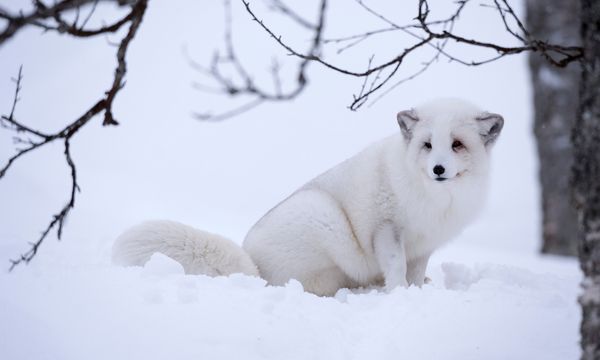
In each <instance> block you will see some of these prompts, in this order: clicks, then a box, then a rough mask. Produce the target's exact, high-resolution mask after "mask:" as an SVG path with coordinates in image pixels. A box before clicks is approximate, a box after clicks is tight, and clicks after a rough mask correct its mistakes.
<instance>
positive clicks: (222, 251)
mask: <svg viewBox="0 0 600 360" xmlns="http://www.w3.org/2000/svg"><path fill="white" fill-rule="evenodd" d="M155 252H160V253H162V254H164V255H166V256H168V257H170V258H172V259H174V260H176V261H178V262H179V263H181V265H182V266H183V268H184V270H185V272H186V273H187V274H204V275H209V276H219V275H229V274H234V273H244V274H246V275H252V276H259V274H258V269H257V268H256V265H254V262H253V261H252V259H251V258H250V256H248V254H247V253H246V252H245V251H244V250H243V249H242V248H241V247H239V246H238V245H237V244H235V243H234V242H233V241H231V240H229V239H226V238H224V237H222V236H220V235H216V234H211V233H208V232H205V231H201V230H198V229H194V228H193V227H191V226H187V225H184V224H181V223H178V222H175V221H167V220H156V221H147V222H144V223H141V224H139V225H136V226H134V227H132V228H130V229H129V230H127V231H125V232H124V233H123V234H121V236H119V237H118V238H117V240H116V241H115V243H114V245H113V248H112V261H113V263H115V264H117V265H125V266H128V265H139V266H141V265H144V264H145V263H146V262H147V261H148V260H150V257H151V256H152V254H154V253H155Z"/></svg>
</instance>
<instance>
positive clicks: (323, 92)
mask: <svg viewBox="0 0 600 360" xmlns="http://www.w3.org/2000/svg"><path fill="white" fill-rule="evenodd" d="M24 3H28V2H26V1H16V2H11V3H9V4H4V6H8V7H11V8H12V7H13V6H14V8H19V7H21V6H24V5H23V4H24ZM409 5H410V6H405V14H403V15H402V14H401V15H398V16H397V17H396V18H397V19H398V22H399V23H402V20H401V19H403V18H405V19H406V21H405V22H408V21H409V20H410V19H411V18H413V17H414V16H415V14H416V6H414V5H413V4H409ZM450 5H451V6H450V7H448V4H446V2H442V1H433V2H431V8H432V9H446V8H447V9H448V10H451V9H453V8H454V4H450ZM513 5H514V6H515V7H516V8H521V5H522V4H521V3H520V2H519V1H515V2H513ZM303 6H304V7H303V8H301V10H302V12H303V14H306V16H307V17H309V18H311V19H312V18H314V15H315V14H316V3H314V4H313V3H309V2H307V3H306V4H305V5H303ZM389 6H390V8H392V6H393V8H394V9H396V10H394V13H393V14H396V13H397V11H398V10H397V9H398V5H397V4H391V5H389ZM233 7H234V20H233V24H234V27H233V36H234V44H235V46H236V50H238V52H239V54H238V55H239V57H240V59H241V60H242V61H243V62H244V64H246V65H247V66H248V68H250V69H252V71H253V74H252V75H253V76H254V77H255V78H256V79H259V80H260V81H259V82H261V81H262V82H263V83H267V84H268V83H269V81H270V77H269V76H270V75H269V66H270V65H271V62H272V58H273V56H276V57H278V58H279V59H280V61H281V62H282V63H283V71H284V75H283V77H282V79H283V83H284V87H285V86H286V84H287V85H291V84H292V83H293V82H294V81H295V79H294V78H293V77H292V76H291V75H293V71H294V69H295V61H296V60H295V59H293V58H291V57H289V56H287V55H286V54H285V52H284V51H282V49H281V48H280V47H278V46H276V45H275V44H274V42H273V41H272V40H271V39H269V38H268V37H267V35H266V34H265V33H264V32H263V31H262V30H261V29H259V28H258V27H257V26H256V24H255V23H252V22H251V21H250V19H249V16H248V15H247V14H246V13H245V11H244V10H243V9H242V8H241V3H240V2H237V1H234V2H233ZM253 8H255V11H256V12H257V13H258V14H259V16H263V17H264V18H265V20H266V21H268V22H269V24H272V25H273V27H274V29H275V32H276V33H280V34H282V35H283V36H284V38H289V39H291V40H292V41H294V44H297V47H298V48H299V49H304V48H306V47H307V46H308V40H309V39H307V38H306V34H304V33H302V31H301V29H298V28H296V27H294V26H292V25H290V22H289V21H287V22H285V21H282V19H281V18H277V17H276V16H274V15H273V14H272V13H271V12H269V11H268V10H267V9H265V8H264V6H263V7H261V4H260V3H259V2H256V4H253ZM378 9H380V10H381V11H384V12H385V5H379V6H378ZM115 11H118V10H116V9H113V8H111V7H106V6H104V7H102V8H101V9H100V10H99V11H98V12H97V13H96V14H95V15H94V17H93V18H92V21H91V23H90V24H92V25H93V23H94V22H95V23H96V24H101V23H102V20H103V19H105V20H106V21H109V19H112V18H116V17H115V15H114V13H115ZM434 14H435V13H433V14H432V16H435V15H434ZM311 15H312V16H311ZM442 15H443V13H442V14H441V15H440V17H443V16H442ZM223 16H224V15H223V7H222V3H221V1H216V0H215V1H202V2H199V1H157V0H153V1H150V3H149V9H148V12H147V14H146V16H145V18H144V21H143V23H142V26H141V27H140V30H139V32H138V34H137V36H136V38H135V39H134V41H133V42H132V44H131V46H130V49H129V52H128V54H127V65H128V72H127V75H126V85H125V88H124V89H123V90H122V91H121V92H120V93H119V94H118V96H117V99H116V101H115V103H114V115H115V118H116V119H117V121H119V122H120V125H119V126H116V127H102V126H101V121H102V120H101V119H102V118H101V117H98V118H97V119H95V120H92V123H90V124H89V125H88V126H86V128H84V129H83V130H82V131H81V132H80V133H79V134H78V135H76V136H75V137H74V138H73V139H72V141H71V143H72V146H71V148H72V154H73V159H74V161H75V162H76V165H77V170H78V177H79V178H78V181H79V185H80V187H81V190H82V192H81V193H80V194H78V196H77V199H76V206H75V209H74V210H73V211H72V212H71V214H70V216H69V219H68V221H67V224H66V228H65V230H64V235H63V240H62V241H61V242H60V243H57V242H56V240H55V237H54V234H52V235H50V236H49V237H48V239H46V241H45V243H44V244H43V246H42V247H41V250H40V254H39V255H38V256H37V258H36V259H34V261H33V264H35V263H38V262H39V263H43V262H45V261H63V260H64V259H68V260H65V261H69V262H70V261H78V260H77V259H83V260H82V261H84V262H85V263H89V262H90V261H91V262H96V261H99V262H107V261H108V256H107V255H108V253H109V249H110V246H111V244H112V241H113V240H114V238H115V237H116V236H118V234H119V233H120V232H122V231H123V230H124V229H125V228H127V227H128V226H131V225H134V224H136V223H138V222H140V221H143V220H147V219H172V220H176V221H180V222H183V223H186V224H189V225H192V226H195V227H198V228H202V229H206V230H208V231H211V232H215V233H219V234H222V235H225V236H227V237H230V238H232V239H233V240H234V241H235V242H237V243H241V242H242V240H243V238H244V235H245V233H246V231H247V230H248V229H249V228H250V227H251V226H252V224H253V223H254V222H255V221H256V220H258V218H260V216H262V215H263V214H264V213H265V212H266V211H267V210H269V209H270V208H271V207H273V206H274V205H275V204H277V203H278V202H279V201H281V200H282V199H283V198H285V197H286V196H287V195H289V194H290V193H291V192H293V191H294V190H295V189H296V188H298V187H299V186H301V185H302V184H304V183H305V182H306V181H308V180H310V179H311V178H313V177H314V176H316V175H318V174H319V173H321V172H323V171H325V170H327V169H328V168H330V167H331V166H333V165H335V164H337V163H339V162H341V161H342V160H344V159H346V158H348V157H350V156H352V155H354V154H355V153H357V152H358V151H360V150H361V149H363V148H364V147H365V146H367V145H369V144H370V143H372V142H374V141H376V140H378V139H380V138H383V137H385V136H387V135H390V134H393V133H395V132H397V131H399V130H398V127H397V124H396V120H395V114H396V113H397V112H398V111H400V110H404V109H408V108H411V107H413V106H416V105H418V104H420V103H422V102H424V101H427V100H429V99H432V98H436V97H447V96H452V97H460V98H464V99H467V100H469V101H471V102H473V103H475V104H477V105H479V106H480V107H482V108H484V109H485V110H489V111H493V112H498V113H500V114H502V115H503V116H504V118H505V127H504V130H503V133H502V134H501V136H500V138H499V141H498V143H497V144H496V147H495V148H494V150H493V174H492V176H491V180H492V181H491V192H490V197H489V202H488V206H487V207H486V210H485V211H484V212H483V213H482V214H481V217H480V218H479V220H478V221H477V222H476V223H475V224H474V225H472V226H471V227H469V228H468V229H467V230H466V231H465V232H464V233H463V234H462V235H461V236H459V238H458V239H456V240H455V241H454V242H453V243H451V244H449V245H447V246H446V248H449V249H450V250H451V249H452V248H453V246H459V247H462V246H466V247H484V248H489V249H491V250H493V251H494V252H514V253H515V256H517V255H518V254H521V253H526V254H533V253H536V252H538V249H539V247H540V235H539V206H538V185H537V180H536V171H537V165H536V159H535V154H534V145H533V139H532V130H531V126H532V125H531V117H532V116H531V94H530V84H529V77H528V72H527V68H526V57H525V55H515V56H509V57H506V58H504V59H502V60H499V61H497V62H494V63H491V64H489V65H485V66H481V67H465V66H463V65H460V64H457V63H448V61H446V60H444V59H443V58H442V59H441V60H440V61H438V62H437V63H435V64H434V65H433V66H431V67H430V68H429V69H428V70H427V71H426V72H425V73H424V74H423V75H421V76H419V77H417V78H416V79H414V80H412V81H409V82H406V83H404V84H403V85H401V86H399V87H398V88H397V89H395V90H394V91H392V92H391V93H390V94H388V95H387V96H385V97H384V98H382V99H381V100H380V101H379V102H377V103H376V104H375V105H374V106H372V107H367V106H364V107H363V108H362V109H360V110H359V111H357V112H352V111H349V110H348V109H347V106H348V105H349V104H350V101H351V99H352V97H351V96H352V94H353V93H355V92H357V91H358V90H359V89H360V85H361V84H362V79H360V78H347V77H343V76H341V75H338V74H336V73H333V72H331V71H328V70H325V69H324V68H323V67H322V66H319V65H318V64H311V65H310V69H309V72H308V76H309V85H308V87H307V88H306V90H305V92H304V94H303V95H301V96H300V97H299V98H297V99H296V100H295V101H292V102H285V103H279V104H268V103H267V104H265V105H262V106H260V107H258V108H256V109H254V110H252V111H250V112H247V113H245V114H242V115H240V116H237V117H235V118H233V119H230V120H226V121H223V122H216V123H211V122H202V121H199V120H196V119H195V118H193V116H192V114H193V113H194V112H197V113H204V112H207V111H211V112H213V113H218V112H222V111H226V110H228V109H231V108H233V107H234V106H235V105H236V104H239V103H240V102H239V101H237V100H235V99H234V100H232V99H228V98H225V97H223V96H214V95H210V94H206V93H202V92H199V91H197V90H195V89H194V88H193V86H192V84H193V82H194V81H198V82H202V83H204V84H210V81H208V80H207V79H206V78H205V77H202V76H201V74H199V73H198V72H197V71H195V70H193V69H192V67H191V66H190V64H189V61H188V59H187V58H186V55H185V53H187V54H188V56H189V58H191V59H193V60H194V61H196V62H198V63H200V64H205V65H208V64H209V63H210V59H211V56H212V54H213V52H214V50H215V49H217V48H219V47H220V48H222V47H223V30H224V27H223ZM394 16H396V15H394ZM382 25H384V24H382V23H381V22H380V21H378V20H377V19H375V18H373V17H370V16H369V15H368V14H365V12H364V10H362V9H361V8H360V7H359V6H358V5H357V4H356V3H354V2H352V1H342V0H338V1H332V2H331V4H330V16H329V18H328V23H327V28H326V31H325V37H326V38H327V37H335V36H343V35H351V34H354V33H360V32H361V31H366V30H368V29H372V28H374V27H382ZM456 29H457V32H458V33H461V34H471V35H472V36H473V37H479V38H483V39H485V40H490V41H499V42H502V41H505V40H506V39H507V37H506V36H505V32H504V30H503V27H502V23H501V22H500V19H499V17H498V16H497V14H496V13H495V12H494V10H492V9H485V8H480V7H478V6H474V7H472V8H471V10H469V9H467V10H466V11H465V13H464V14H463V15H462V16H461V19H460V20H459V22H458V25H457V28H456ZM303 34H304V37H303ZM121 36H122V34H121V33H119V34H117V35H114V36H110V37H105V38H102V37H100V38H94V39H85V40H81V39H74V38H70V37H68V36H64V37H57V36H55V35H54V34H43V33H42V31H40V30H38V29H31V28H29V29H26V30H24V31H22V32H21V33H19V34H18V35H17V36H16V37H15V38H13V39H12V40H10V41H9V42H8V43H7V44H5V45H4V47H3V48H2V49H1V51H0V94H1V96H0V111H1V112H2V113H3V114H8V113H9V112H10V107H11V105H12V100H13V94H14V84H13V83H12V82H11V81H10V78H11V77H15V76H16V74H17V72H18V68H19V66H20V65H21V64H23V72H24V80H23V84H22V85H23V89H22V92H21V100H20V102H19V103H18V105H17V110H16V114H15V117H16V118H17V119H18V120H20V121H22V122H24V123H26V124H28V125H30V126H32V127H34V128H40V129H47V130H48V131H51V130H56V129H60V128H62V127H63V126H64V125H65V124H66V123H68V122H69V121H72V119H75V118H76V117H78V116H80V115H81V114H82V113H83V112H84V111H85V110H86V109H87V107H88V106H89V104H91V103H92V102H94V101H96V100H97V99H98V98H99V97H100V96H101V95H102V94H103V92H104V91H105V90H106V89H108V87H109V86H110V82H111V81H112V75H113V71H114V68H115V66H116V60H115V55H114V54H115V51H116V49H115V48H114V46H112V45H110V40H111V39H112V40H114V41H117V40H119V39H120V38H121ZM407 44H408V42H406V43H402V44H398V40H397V39H396V40H394V39H392V38H390V37H386V36H380V37H374V38H373V39H372V40H370V41H369V42H368V44H365V45H360V46H357V47H354V48H352V49H349V50H347V51H346V52H344V53H342V54H341V55H339V56H337V55H336V54H335V49H336V48H338V47H336V46H335V45H334V46H333V47H330V48H329V49H330V50H329V51H328V52H326V54H327V55H328V56H331V57H330V60H331V61H333V62H338V63H341V64H344V65H348V66H352V67H354V68H358V67H359V66H360V68H365V67H366V65H367V62H368V58H369V56H370V55H371V54H372V53H376V58H375V62H378V61H377V60H379V61H383V60H384V59H386V55H388V54H394V53H397V52H398V51H399V49H398V46H400V47H401V48H404V47H405V46H408V45H407ZM361 46H362V47H361ZM449 49H451V50H453V53H454V54H457V55H460V56H461V57H462V58H466V59H469V58H472V57H474V58H484V57H486V56H485V54H487V55H488V56H489V55H490V53H482V52H481V50H477V49H472V48H468V47H457V46H450V47H449ZM492 55H493V54H492ZM427 56H429V55H428V54H427V53H426V52H424V53H423V54H420V55H418V56H416V57H414V59H413V60H411V62H407V63H406V64H405V65H403V66H402V67H401V77H404V76H408V75H411V74H412V73H413V72H414V71H416V70H418V69H419V64H420V62H421V61H425V60H427V59H428V57H427ZM286 70H287V71H288V74H287V75H288V76H287V77H286V76H285V71H286ZM376 95H377V94H376ZM11 136H12V134H11V133H10V132H8V131H0V154H2V158H3V159H6V158H8V157H9V156H10V155H11V154H13V151H14V150H13V149H14V145H13V144H12V141H11ZM62 151H63V148H62V146H60V145H58V146H48V147H47V148H45V149H43V150H41V151H35V152H34V153H32V154H29V155H26V156H25V157H24V158H22V159H21V160H19V161H18V163H17V164H16V165H15V166H14V167H13V168H11V169H10V170H9V171H8V173H7V175H6V176H5V178H4V179H2V181H0V239H1V240H2V241H0V257H1V259H0V260H1V261H5V264H6V267H8V258H14V257H16V256H18V254H20V253H21V252H24V251H26V250H27V249H28V241H33V240H35V239H37V238H38V236H39V233H40V232H41V230H42V229H44V228H45V227H46V226H47V224H48V222H49V221H50V220H51V214H54V213H56V212H57V211H58V210H59V209H60V208H61V207H62V205H63V204H64V203H65V202H66V201H67V199H68V192H69V190H70V178H69V170H68V167H67V166H66V164H65V161H64V157H63V154H62ZM492 234H493V236H491V235H492ZM49 254H52V255H49ZM85 255H87V256H85ZM57 259H63V260H57Z"/></svg>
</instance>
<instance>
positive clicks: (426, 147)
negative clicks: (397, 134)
mask: <svg viewBox="0 0 600 360" xmlns="http://www.w3.org/2000/svg"><path fill="white" fill-rule="evenodd" d="M423 147H424V148H425V149H427V150H431V143H430V142H428V141H426V142H425V143H423Z"/></svg>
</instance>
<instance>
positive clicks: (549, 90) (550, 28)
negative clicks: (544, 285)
mask: <svg viewBox="0 0 600 360" xmlns="http://www.w3.org/2000/svg"><path fill="white" fill-rule="evenodd" d="M526 4H527V28H528V30H529V32H530V33H531V34H532V35H533V36H534V37H535V38H538V39H543V40H547V41H549V42H551V43H557V44H577V43H578V42H579V36H580V34H579V32H580V22H579V4H578V3H577V2H576V1H564V0H527V2H526ZM529 67H530V70H531V77H532V83H533V98H534V111H535V122H534V133H535V138H536V142H537V149H538V154H539V161H540V169H539V177H540V182H541V185H542V210H543V220H542V221H543V225H542V229H543V245H542V252H544V253H551V254H558V255H570V256H575V255H577V238H576V237H575V236H573V234H575V233H577V213H576V211H575V208H574V207H573V203H572V201H571V193H570V191H569V180H568V179H569V177H568V176H566V174H569V173H570V170H571V167H572V166H573V146H572V144H571V140H570V135H571V129H572V127H573V124H574V123H575V117H576V114H577V106H578V101H579V96H578V89H579V79H580V76H581V70H580V66H579V64H578V63H572V64H570V65H569V66H568V67H566V68H559V67H556V66H553V65H552V64H550V63H549V62H548V61H547V60H546V59H545V58H544V57H543V56H541V55H540V54H538V53H535V52H531V53H529Z"/></svg>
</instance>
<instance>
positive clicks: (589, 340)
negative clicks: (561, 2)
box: [573, 0, 600, 360]
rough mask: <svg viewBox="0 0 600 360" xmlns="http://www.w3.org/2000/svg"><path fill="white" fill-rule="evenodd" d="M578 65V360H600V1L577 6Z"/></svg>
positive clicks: (585, 1)
mask: <svg viewBox="0 0 600 360" xmlns="http://www.w3.org/2000/svg"><path fill="white" fill-rule="evenodd" d="M581 37H582V41H583V47H584V51H585V55H584V59H583V61H582V68H583V72H582V78H581V88H580V94H579V95H580V106H579V113H578V117H577V120H576V123H575V126H574V128H573V144H574V153H575V163H574V166H573V190H574V197H575V202H576V206H577V210H578V215H579V222H580V228H581V230H582V234H581V239H580V246H579V261H580V264H581V269H582V270H583V273H584V276H585V278H584V280H583V284H582V287H583V293H582V294H581V296H580V298H579V302H580V303H581V308H582V311H583V319H582V322H581V348H582V351H583V352H582V359H584V360H588V359H589V360H591V359H600V1H598V0H581Z"/></svg>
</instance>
